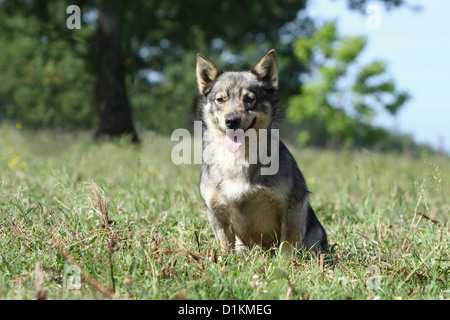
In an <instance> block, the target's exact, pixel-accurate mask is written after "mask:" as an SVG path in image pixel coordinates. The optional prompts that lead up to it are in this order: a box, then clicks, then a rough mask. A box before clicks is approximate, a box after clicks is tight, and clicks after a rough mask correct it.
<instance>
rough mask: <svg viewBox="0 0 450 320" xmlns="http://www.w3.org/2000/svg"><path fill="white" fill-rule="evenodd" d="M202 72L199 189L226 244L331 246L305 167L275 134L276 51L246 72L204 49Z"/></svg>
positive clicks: (199, 67) (199, 68)
mask: <svg viewBox="0 0 450 320" xmlns="http://www.w3.org/2000/svg"><path fill="white" fill-rule="evenodd" d="M197 79H198V85H199V89H200V92H201V94H202V95H203V101H202V105H201V107H200V108H201V117H202V121H203V130H204V132H203V159H202V160H203V161H202V166H201V181H200V193H201V195H202V197H203V200H204V201H205V203H206V206H207V208H208V218H209V220H210V223H211V225H212V227H213V229H214V232H215V235H216V238H217V239H218V241H219V243H220V245H221V247H222V248H223V249H224V250H227V249H229V248H237V249H239V248H240V247H241V246H250V247H252V246H255V245H260V246H261V247H262V248H263V249H265V250H267V249H269V248H271V247H272V246H273V245H281V244H283V248H282V249H284V248H286V250H290V249H289V248H288V246H286V245H284V244H290V245H292V246H293V247H294V248H297V247H298V246H299V245H303V247H305V248H306V249H312V250H313V251H318V250H321V251H327V250H328V244H327V239H326V234H325V231H324V229H323V227H322V226H321V224H320V223H319V221H318V220H317V217H316V215H315V213H314V211H313V209H312V208H311V206H310V204H309V191H308V188H307V186H306V183H305V180H304V178H303V175H302V173H301V172H300V170H299V168H298V166H297V164H296V162H295V160H294V158H293V157H292V155H291V153H290V152H289V150H288V149H287V148H286V146H285V145H284V144H283V143H282V142H281V140H279V139H278V136H277V130H276V122H277V121H278V119H279V109H278V106H277V102H278V99H277V96H276V89H277V85H278V66H277V62H276V59H275V53H274V51H270V52H269V53H268V54H267V55H266V56H265V57H263V59H261V61H260V62H259V63H258V64H257V65H256V66H255V67H254V68H253V69H252V70H251V71H243V72H223V71H222V70H220V69H218V68H217V67H216V66H215V65H214V64H213V63H212V62H211V61H210V60H208V59H207V58H205V57H203V56H201V55H199V56H198V58H197ZM236 132H239V134H237V133H236ZM246 141H247V142H246ZM255 154H256V155H255ZM263 155H264V156H265V157H264V158H263ZM252 159H253V161H252ZM267 159H269V160H273V161H272V162H275V160H276V162H277V163H276V166H274V163H268V162H267ZM263 160H265V161H263ZM274 169H275V171H274ZM264 170H266V171H264ZM267 172H269V173H268V174H267Z"/></svg>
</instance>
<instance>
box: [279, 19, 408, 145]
mask: <svg viewBox="0 0 450 320" xmlns="http://www.w3.org/2000/svg"><path fill="white" fill-rule="evenodd" d="M366 43H367V39H366V38H365V37H347V36H342V35H340V34H339V32H338V30H337V27H336V24H335V23H327V24H325V25H323V26H322V27H321V28H320V29H318V30H317V31H316V32H315V33H314V35H313V36H311V37H308V38H302V37H301V38H298V39H297V40H296V42H295V54H296V56H297V59H299V60H300V61H301V62H302V63H303V64H305V65H308V66H309V67H310V73H309V76H308V77H307V78H306V79H305V81H304V83H303V85H302V86H301V92H300V94H297V95H293V96H292V97H291V98H290V101H289V107H288V110H287V117H288V119H289V120H290V121H291V122H293V123H295V124H297V125H299V127H301V128H302V131H301V132H300V133H299V135H298V139H297V140H298V142H299V143H300V144H303V145H305V144H306V145H307V144H313V145H329V144H332V145H346V146H355V145H363V146H369V145H373V144H374V141H376V140H380V141H382V138H383V136H386V135H388V133H387V132H383V130H381V129H379V128H374V127H372V126H371V123H372V120H373V118H374V117H375V116H376V115H377V114H379V113H380V112H387V113H388V114H390V115H392V116H395V115H396V114H397V113H398V111H399V110H400V108H401V107H402V106H404V104H405V102H406V101H407V100H408V99H409V94H408V93H407V92H404V91H399V90H398V89H397V86H396V84H395V83H394V80H393V79H392V78H390V77H389V75H388V70H387V65H386V63H385V62H383V61H381V60H377V61H373V62H371V63H369V64H367V65H362V66H360V65H359V64H358V63H357V58H358V57H359V56H360V55H361V53H362V52H363V50H364V48H365V46H366ZM380 135H381V136H380Z"/></svg>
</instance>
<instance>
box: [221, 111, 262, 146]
mask: <svg viewBox="0 0 450 320" xmlns="http://www.w3.org/2000/svg"><path fill="white" fill-rule="evenodd" d="M255 123H256V118H254V119H253V120H252V122H251V123H250V125H249V126H248V127H247V129H245V130H244V132H242V131H241V132H240V133H239V132H237V133H236V132H234V131H230V132H227V134H226V135H225V139H224V141H223V144H224V146H225V148H226V149H228V151H230V152H232V153H235V152H236V151H237V150H238V149H239V147H240V146H241V145H242V144H243V143H244V141H245V132H247V130H249V129H251V128H253V126H254V125H255Z"/></svg>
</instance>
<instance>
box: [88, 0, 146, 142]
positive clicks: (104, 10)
mask: <svg viewBox="0 0 450 320" xmlns="http://www.w3.org/2000/svg"><path fill="white" fill-rule="evenodd" d="M95 7H96V9H97V11H98V22H97V41H98V49H97V50H98V53H97V57H98V58H97V59H98V60H97V70H98V73H97V89H96V90H97V92H96V93H97V95H96V98H97V108H98V119H99V123H98V129H97V132H96V134H95V135H96V137H101V136H120V135H124V134H129V135H131V139H132V141H133V142H138V141H139V138H138V136H137V133H136V130H135V128H134V124H133V120H132V115H131V107H130V102H129V100H128V95H127V88H126V86H125V68H124V65H123V54H122V24H123V8H122V1H121V0H108V1H106V0H95Z"/></svg>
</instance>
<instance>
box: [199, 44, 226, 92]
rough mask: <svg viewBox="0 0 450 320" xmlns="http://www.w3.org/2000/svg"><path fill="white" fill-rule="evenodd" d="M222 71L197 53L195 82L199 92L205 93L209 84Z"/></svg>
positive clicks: (209, 87) (209, 86)
mask: <svg viewBox="0 0 450 320" xmlns="http://www.w3.org/2000/svg"><path fill="white" fill-rule="evenodd" d="M221 73H222V70H220V69H219V68H217V67H216V65H215V64H214V63H213V62H212V61H211V60H209V59H208V58H206V57H205V56H203V55H201V54H200V53H198V54H197V67H196V74H197V84H198V89H199V90H200V93H202V94H205V93H207V92H208V91H209V89H211V85H212V84H213V82H214V81H215V80H216V79H217V77H218V76H219V75H220V74H221Z"/></svg>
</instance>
